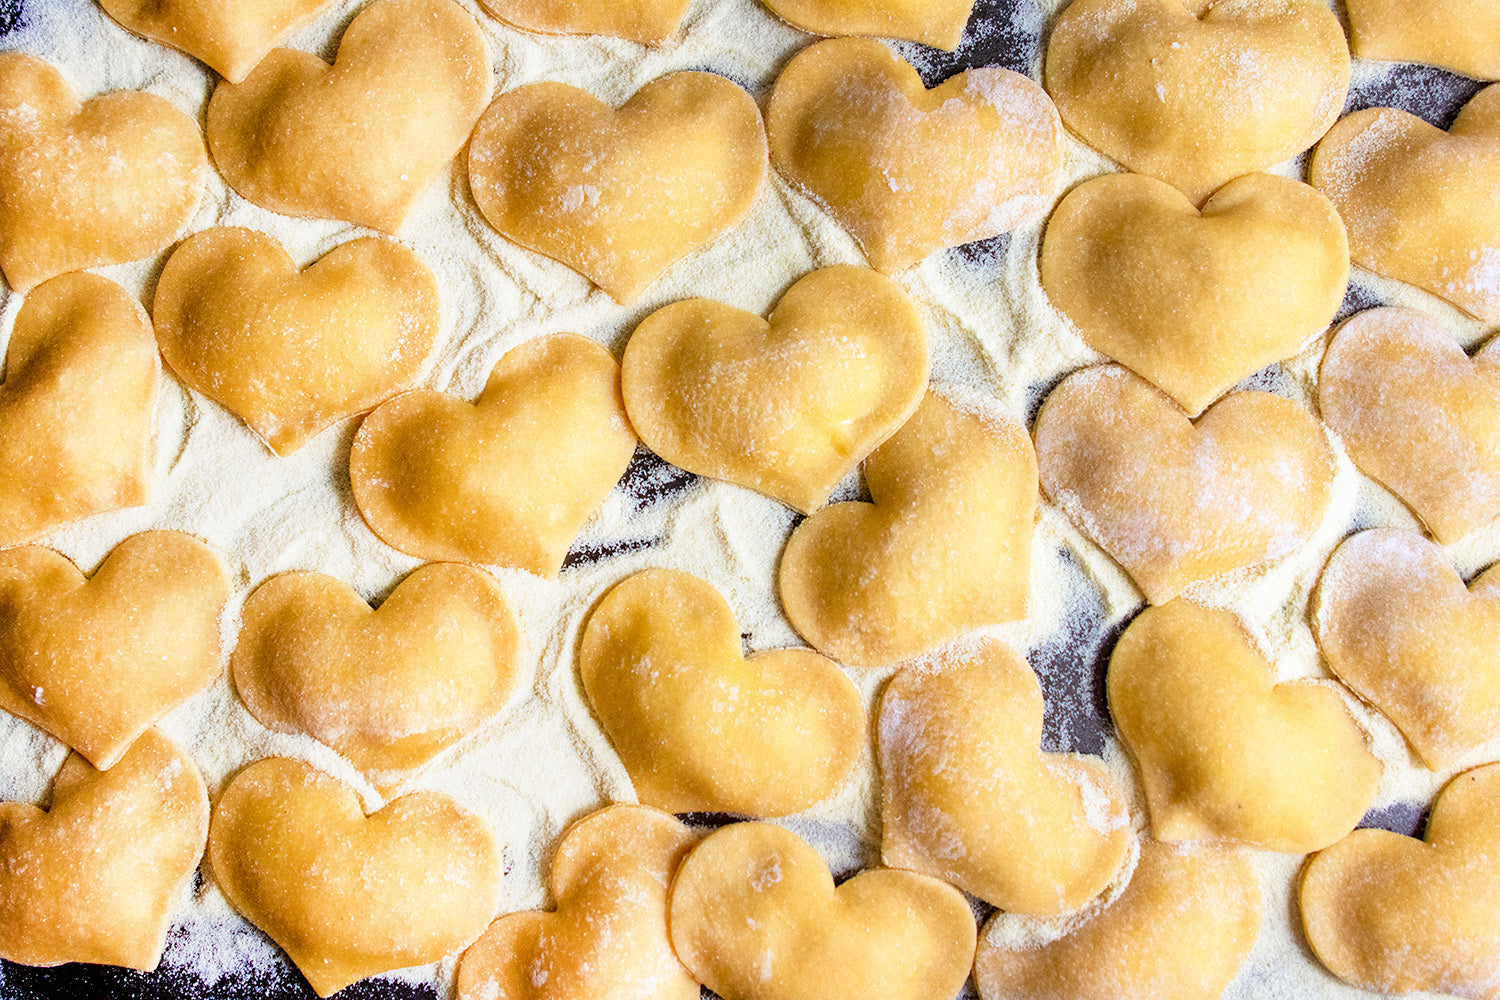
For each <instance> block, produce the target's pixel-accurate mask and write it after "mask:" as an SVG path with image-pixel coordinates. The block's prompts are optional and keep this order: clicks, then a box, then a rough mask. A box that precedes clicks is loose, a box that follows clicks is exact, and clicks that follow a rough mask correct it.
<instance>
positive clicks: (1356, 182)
mask: <svg viewBox="0 0 1500 1000" xmlns="http://www.w3.org/2000/svg"><path fill="white" fill-rule="evenodd" d="M1308 179H1309V181H1310V182H1311V183H1312V184H1313V185H1314V186H1315V187H1317V189H1318V190H1320V191H1322V192H1323V193H1324V194H1326V195H1327V196H1328V197H1329V198H1331V199H1333V203H1334V204H1335V205H1337V206H1338V209H1339V214H1340V215H1341V216H1343V219H1344V223H1345V225H1347V226H1348V227H1349V250H1350V252H1351V253H1352V254H1353V256H1354V262H1355V263H1356V264H1360V265H1363V266H1364V267H1368V268H1369V269H1370V270H1372V271H1374V272H1375V273H1376V274H1383V275H1385V276H1386V277H1389V278H1396V279H1399V280H1401V281H1405V282H1408V283H1409V284H1413V285H1416V286H1418V287H1420V288H1425V289H1426V290H1427V291H1429V292H1432V293H1433V294H1435V295H1440V296H1442V297H1443V298H1445V299H1447V300H1448V301H1449V302H1452V303H1453V304H1454V305H1456V306H1458V307H1459V308H1460V309H1463V310H1465V311H1467V312H1469V313H1472V314H1473V315H1475V316H1478V317H1479V318H1480V319H1483V320H1488V321H1490V322H1496V321H1500V87H1497V86H1492V87H1486V88H1485V89H1484V90H1481V91H1480V92H1479V93H1478V94H1476V95H1475V96H1474V99H1473V100H1471V101H1469V103H1468V104H1466V105H1464V109H1463V110H1462V111H1461V112H1459V115H1458V118H1456V119H1455V120H1454V122H1453V126H1452V127H1451V128H1450V129H1449V130H1448V131H1447V132H1444V131H1443V130H1442V129H1440V128H1438V127H1437V126H1435V125H1429V124H1428V123H1427V122H1425V121H1423V120H1422V119H1421V118H1418V117H1417V116H1416V115H1412V114H1408V113H1407V112H1405V111H1400V110H1397V109H1396V108H1366V109H1365V110H1363V111H1356V112H1355V113H1354V114H1352V115H1350V116H1349V117H1347V118H1345V119H1344V120H1343V121H1341V122H1339V123H1338V124H1337V125H1336V126H1334V127H1333V129H1332V130H1331V131H1330V132H1329V133H1328V135H1327V137H1326V138H1324V140H1323V141H1322V142H1320V143H1318V148H1317V149H1316V150H1314V151H1313V156H1312V162H1311V164H1310V165H1309V166H1308Z"/></svg>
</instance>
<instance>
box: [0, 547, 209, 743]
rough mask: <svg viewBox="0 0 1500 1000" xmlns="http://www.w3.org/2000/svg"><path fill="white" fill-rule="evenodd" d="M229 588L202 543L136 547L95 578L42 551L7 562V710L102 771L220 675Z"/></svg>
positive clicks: (0, 639) (14, 555) (3, 572)
mask: <svg viewBox="0 0 1500 1000" xmlns="http://www.w3.org/2000/svg"><path fill="white" fill-rule="evenodd" d="M228 599H229V581H228V579H227V578H226V577H225V575H224V569H223V567H222V566H221V565H220V564H219V560H218V557H217V556H215V555H214V554H213V552H212V551H211V550H210V549H209V548H208V546H206V545H204V544H203V543H202V542H200V541H198V540H197V539H195V538H193V537H192V536H190V535H184V534H180V533H178V532H175V531H147V532H144V533H142V534H139V535H131V536H130V537H129V538H127V539H125V540H124V541H123V542H121V543H120V544H119V545H117V546H115V548H114V551H112V552H110V554H109V555H108V556H106V557H105V559H104V562H103V563H101V564H100V566H99V568H98V570H96V571H95V572H94V573H93V575H92V576H90V577H87V578H86V577H84V575H83V574H82V573H80V572H79V571H78V568H77V567H76V566H74V565H73V564H72V563H71V562H69V561H68V560H67V559H66V558H64V557H63V556H60V555H58V554H57V553H56V552H53V551H51V550H50V549H44V548H41V547H39V546H35V545H28V546H25V547H23V548H16V549H7V550H5V551H3V552H0V708H3V709H5V711H7V712H10V713H11V714H12V715H19V716H20V717H21V718H23V719H25V720H27V721H28V722H31V723H33V724H35V725H36V726H38V727H40V728H42V729H45V730H46V731H47V732H49V733H51V734H52V735H54V736H56V737H57V738H58V739H60V740H62V741H63V742H64V743H66V744H67V745H68V746H69V747H71V748H72V749H73V750H75V751H77V752H78V753H79V754H80V755H81V756H82V757H84V758H85V759H86V760H88V761H89V762H90V763H91V764H93V765H94V766H95V767H99V768H106V769H107V768H111V767H114V766H115V763H116V762H117V761H118V760H119V759H120V758H121V756H123V755H124V754H125V752H126V751H127V750H129V749H130V746H131V744H133V743H134V742H135V741H136V739H137V737H139V736H140V735H141V734H142V733H144V732H145V731H146V730H147V729H149V728H150V727H151V726H152V725H154V724H155V723H156V721H157V720H158V719H160V718H161V717H162V716H164V715H166V714H167V713H168V712H170V711H171V710H172V709H174V708H176V707H177V706H178V705H180V704H182V703H183V702H184V701H186V700H187V699H188V698H190V697H192V696H193V695H195V694H197V693H198V692H199V691H201V690H202V689H203V688H204V687H206V686H207V685H208V683H209V681H211V680H213V679H214V678H215V677H216V676H218V673H219V655H220V653H219V617H220V615H221V614H223V611H224V605H225V602H227V601H228Z"/></svg>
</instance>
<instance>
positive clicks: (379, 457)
mask: <svg viewBox="0 0 1500 1000" xmlns="http://www.w3.org/2000/svg"><path fill="white" fill-rule="evenodd" d="M635 445H636V440H635V432H634V431H633V430H631V427H630V421H629V420H628V419H627V418H626V416H625V408H624V405H623V404H622V403H621V401H620V368H619V366H618V365H617V364H615V359H614V358H613V357H612V356H611V355H610V353H609V352H608V351H606V350H605V349H604V348H602V347H600V346H599V345H598V344H595V343H594V342H593V341H590V340H585V339H584V338H583V337H578V336H574V335H573V334H555V335H553V336H549V337H541V338H538V339H536V340H530V341H527V342H526V343H524V344H522V345H521V346H520V347H517V348H514V349H513V350H511V351H509V352H508V353H507V354H506V355H505V356H504V357H502V358H501V359H500V362H499V363H498V364H496V365H495V368H494V370H493V371H491V372H490V378H489V382H488V383H487V384H486V385H485V387H484V392H483V393H482V394H481V395H480V397H479V400H478V402H477V403H474V404H473V405H470V404H469V403H466V402H464V401H462V400H459V399H454V398H453V397H451V396H445V395H443V394H442V393H439V392H431V391H425V390H423V391H417V392H409V393H406V394H405V395H401V396H397V397H396V398H395V399H393V400H391V401H390V402H388V403H386V404H385V405H383V406H381V407H380V408H379V409H377V410H376V411H375V412H374V413H372V414H370V415H369V416H368V417H366V418H365V421H364V423H363V424H361V425H360V428H359V433H358V434H357V435H356V436H355V438H354V449H353V451H352V452H351V454H350V456H349V478H350V481H351V483H352V485H353V488H354V499H355V501H356V502H357V503H358V504H359V512H360V513H361V514H363V515H364V518H365V521H366V522H367V523H368V524H369V525H370V528H371V530H373V531H374V532H375V534H377V535H379V536H380V537H381V538H382V539H383V540H384V541H385V542H386V543H387V544H389V545H392V546H394V547H395V548H398V549H400V550H401V551H403V552H407V553H410V554H411V555H415V556H420V557H422V558H424V559H445V560H456V561H460V562H477V563H498V564H500V565H504V566H517V567H520V568H521V569H525V570H530V571H531V572H533V573H536V574H538V575H541V576H556V575H557V572H558V570H559V569H560V568H561V567H562V563H563V559H564V557H566V556H567V554H568V547H569V546H571V545H572V544H573V539H574V538H575V537H576V536H577V535H578V531H579V529H580V528H582V527H583V523H584V521H586V520H587V519H588V518H589V516H590V515H591V514H592V513H593V512H594V509H595V508H597V507H598V506H599V504H600V503H601V502H603V500H604V498H605V497H606V496H608V495H609V491H610V490H612V489H613V488H614V485H615V483H617V482H619V480H620V477H621V476H622V475H624V474H625V468H626V467H627V466H628V465H629V464H630V458H631V456H632V455H633V454H635Z"/></svg>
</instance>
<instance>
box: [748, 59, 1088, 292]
mask: <svg viewBox="0 0 1500 1000" xmlns="http://www.w3.org/2000/svg"><path fill="white" fill-rule="evenodd" d="M766 131H767V134H768V135H769V137H770V144H771V162H772V163H774V164H775V165H776V169H777V170H778V171H779V172H780V173H781V175H782V176H783V177H785V178H786V179H787V180H789V181H790V182H791V183H792V184H793V185H795V186H796V187H798V188H800V189H801V190H802V191H803V192H804V193H806V194H808V195H809V196H810V197H811V198H813V200H815V201H817V202H818V203H819V204H821V205H822V206H823V207H824V208H825V209H826V210H827V211H828V212H829V213H830V214H831V215H832V216H833V217H834V218H835V219H837V220H838V222H839V224H840V225H842V226H843V227H844V228H845V229H847V230H849V232H850V233H851V234H853V236H854V238H855V239H856V240H857V241H859V245H860V246H861V247H862V248H863V249H864V252H865V256H866V258H868V259H869V261H870V264H871V266H872V267H875V268H876V269H877V270H881V271H886V272H891V271H899V270H901V269H902V268H905V267H909V266H910V265H912V264H915V263H917V262H918V261H920V260H922V259H923V258H924V257H926V256H927V255H928V254H930V253H932V252H933V251H934V250H937V249H940V248H942V247H951V246H958V245H959V244H962V243H969V242H972V241H974V240H982V239H987V238H989V237H991V236H997V235H999V234H1000V233H1005V232H1009V231H1010V230H1012V229H1015V228H1016V227H1017V226H1020V225H1024V224H1026V223H1029V222H1032V221H1034V220H1036V219H1039V218H1041V216H1042V215H1043V214H1044V213H1045V212H1046V211H1047V209H1048V208H1049V207H1050V205H1051V201H1052V195H1053V192H1054V191H1055V190H1056V188H1057V185H1058V182H1059V180H1060V179H1061V177H1060V175H1061V173H1062V122H1061V121H1059V120H1058V117H1057V109H1056V108H1054V107H1053V106H1052V100H1051V98H1049V97H1048V96H1047V92H1046V91H1044V90H1042V88H1041V87H1039V86H1037V85H1036V84H1035V83H1032V82H1031V80H1029V79H1027V78H1026V77H1024V76H1021V75H1020V74H1019V73H1012V72H1011V71H1010V70H1006V69H999V68H993V67H986V68H980V69H971V70H969V71H967V72H965V73H961V74H959V75H958V76H956V77H953V78H952V79H950V80H948V81H947V82H945V83H943V84H942V85H941V86H938V87H935V88H933V89H932V90H927V89H926V88H925V87H924V86H923V85H922V78H921V77H919V76H918V75H917V71H916V70H914V69H912V68H911V66H909V65H908V64H907V63H905V62H903V61H902V60H901V59H899V58H897V57H896V56H895V55H894V54H893V53H892V52H891V50H890V49H888V48H886V47H885V46H884V45H882V44H881V43H880V42H876V41H872V40H870V39H864V38H840V39H833V40H830V41H826V42H820V43H818V44H817V45H814V46H812V47H811V48H808V49H804V50H803V51H802V52H800V53H798V54H797V55H796V56H795V57H794V58H793V59H792V61H791V62H790V63H788V64H787V67H786V69H784V70H782V72H781V76H780V77H778V78H777V80H776V88H775V89H774V90H773V91H772V92H771V100H770V103H769V104H768V105H767V107H766Z"/></svg>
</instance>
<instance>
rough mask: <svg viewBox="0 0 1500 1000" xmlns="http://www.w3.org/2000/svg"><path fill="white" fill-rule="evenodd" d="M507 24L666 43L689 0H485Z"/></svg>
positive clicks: (551, 30) (574, 33)
mask: <svg viewBox="0 0 1500 1000" xmlns="http://www.w3.org/2000/svg"><path fill="white" fill-rule="evenodd" d="M482 2H483V3H484V7H485V9H486V10H488V11H489V12H490V13H491V14H494V15H495V16H496V17H498V18H499V19H500V20H502V21H504V22H506V23H507V24H513V25H515V26H516V27H518V28H525V29H526V30H527V31H538V32H542V33H544V34H549V35H613V36H615V37H618V38H628V39H629V40H630V41H632V42H643V43H645V44H648V45H650V44H656V43H660V42H665V41H666V40H667V39H668V37H670V36H671V34H672V33H673V32H674V31H676V30H677V26H678V25H679V24H680V23H681V22H682V15H683V13H684V12H685V11H686V10H687V6H688V0H625V2H615V3H607V4H601V3H590V2H589V0H482Z"/></svg>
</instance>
